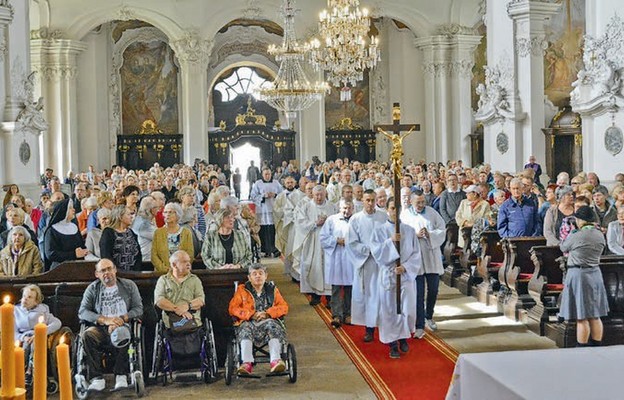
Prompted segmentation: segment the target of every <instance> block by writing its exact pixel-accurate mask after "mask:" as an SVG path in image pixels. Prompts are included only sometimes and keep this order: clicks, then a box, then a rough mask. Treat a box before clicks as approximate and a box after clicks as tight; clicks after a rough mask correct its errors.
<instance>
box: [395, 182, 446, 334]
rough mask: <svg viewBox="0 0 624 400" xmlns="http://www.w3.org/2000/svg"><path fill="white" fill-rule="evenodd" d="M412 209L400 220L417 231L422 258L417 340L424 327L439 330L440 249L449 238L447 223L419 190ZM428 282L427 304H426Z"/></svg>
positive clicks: (415, 193)
mask: <svg viewBox="0 0 624 400" xmlns="http://www.w3.org/2000/svg"><path fill="white" fill-rule="evenodd" d="M411 204H412V205H411V206H410V207H409V208H408V209H407V210H403V211H402V212H401V221H403V223H404V224H407V225H409V226H411V227H412V228H414V230H415V231H416V236H418V243H420V253H421V258H422V269H421V270H420V272H419V273H418V276H417V277H416V330H415V331H414V337H415V338H417V339H422V338H423V336H425V325H426V326H427V328H429V329H430V330H432V331H435V330H436V329H437V328H438V327H437V325H436V323H435V321H434V320H433V309H434V307H435V303H436V300H437V298H438V287H439V285H440V275H442V274H444V266H443V265H442V251H441V250H440V246H442V243H444V240H445V238H446V223H445V222H444V219H443V218H442V216H441V215H440V214H438V212H437V211H436V210H434V209H433V208H431V207H429V206H426V205H425V204H427V200H426V198H425V195H424V193H423V192H421V191H420V190H417V191H415V192H414V193H412V197H411ZM425 283H426V284H427V301H426V304H425Z"/></svg>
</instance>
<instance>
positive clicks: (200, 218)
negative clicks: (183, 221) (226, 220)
mask: <svg viewBox="0 0 624 400" xmlns="http://www.w3.org/2000/svg"><path fill="white" fill-rule="evenodd" d="M177 196H178V199H179V200H180V203H181V204H182V211H184V209H186V208H188V207H193V208H195V210H196V211H197V230H198V231H199V234H200V235H201V236H203V235H205V234H206V218H205V216H204V209H203V208H202V206H201V205H199V204H197V192H196V191H195V189H194V188H193V187H192V186H184V187H183V188H181V189H180V190H179V191H178V194H177Z"/></svg>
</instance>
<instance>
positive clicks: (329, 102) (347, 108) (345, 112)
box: [325, 71, 371, 129]
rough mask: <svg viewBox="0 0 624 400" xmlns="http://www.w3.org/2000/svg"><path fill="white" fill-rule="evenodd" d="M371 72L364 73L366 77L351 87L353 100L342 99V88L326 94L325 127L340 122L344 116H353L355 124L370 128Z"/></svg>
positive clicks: (352, 119)
mask: <svg viewBox="0 0 624 400" xmlns="http://www.w3.org/2000/svg"><path fill="white" fill-rule="evenodd" d="M369 92H370V87H369V73H368V71H366V72H365V73H364V79H363V80H362V81H360V82H358V83H357V85H355V86H354V87H353V88H351V100H349V101H340V89H336V88H334V89H332V91H331V93H330V94H329V95H326V96H325V127H326V128H328V129H331V128H330V127H332V126H335V125H338V124H340V121H341V120H342V119H343V118H351V121H352V122H353V124H355V125H358V126H361V127H363V129H370V126H371V124H370V100H369Z"/></svg>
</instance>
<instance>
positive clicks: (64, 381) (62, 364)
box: [56, 335, 72, 400]
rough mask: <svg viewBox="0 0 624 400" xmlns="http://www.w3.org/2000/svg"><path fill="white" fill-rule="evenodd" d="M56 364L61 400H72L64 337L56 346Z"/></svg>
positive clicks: (67, 352) (67, 354) (67, 349)
mask: <svg viewBox="0 0 624 400" xmlns="http://www.w3.org/2000/svg"><path fill="white" fill-rule="evenodd" d="M56 363H57V368H58V377H59V390H60V395H61V400H72V382H71V372H70V368H69V347H68V346H67V345H66V344H65V336H64V335H63V336H62V337H61V341H60V343H59V345H58V346H56Z"/></svg>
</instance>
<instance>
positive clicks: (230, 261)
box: [201, 208, 252, 269]
mask: <svg viewBox="0 0 624 400" xmlns="http://www.w3.org/2000/svg"><path fill="white" fill-rule="evenodd" d="M215 220H216V221H217V224H218V226H219V228H218V229H217V230H214V231H208V233H206V238H205V239H204V244H203V246H202V251H201V255H202V259H203V261H204V264H205V265H206V268H208V269H222V268H223V269H227V268H247V267H248V266H249V264H251V258H252V257H251V246H250V245H249V241H248V240H247V239H246V237H245V234H244V233H243V232H241V231H237V230H234V220H235V219H234V213H233V212H232V211H231V210H229V209H227V208H225V209H222V210H219V212H218V213H217V215H216V216H215Z"/></svg>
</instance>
